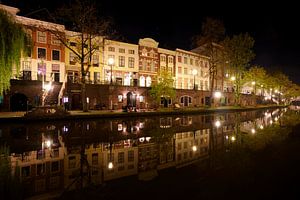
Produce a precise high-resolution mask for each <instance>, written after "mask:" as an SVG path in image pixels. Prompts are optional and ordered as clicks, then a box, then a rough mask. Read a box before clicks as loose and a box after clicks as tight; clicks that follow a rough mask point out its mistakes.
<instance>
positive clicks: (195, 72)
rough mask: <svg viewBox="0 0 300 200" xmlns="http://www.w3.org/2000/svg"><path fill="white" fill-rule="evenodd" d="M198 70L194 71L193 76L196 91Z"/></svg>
mask: <svg viewBox="0 0 300 200" xmlns="http://www.w3.org/2000/svg"><path fill="white" fill-rule="evenodd" d="M197 73H198V72H197V70H196V69H193V71H192V74H193V75H194V90H195V89H196V75H197Z"/></svg>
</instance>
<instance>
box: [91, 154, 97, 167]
mask: <svg viewBox="0 0 300 200" xmlns="http://www.w3.org/2000/svg"><path fill="white" fill-rule="evenodd" d="M97 164H98V153H93V154H92V165H97Z"/></svg>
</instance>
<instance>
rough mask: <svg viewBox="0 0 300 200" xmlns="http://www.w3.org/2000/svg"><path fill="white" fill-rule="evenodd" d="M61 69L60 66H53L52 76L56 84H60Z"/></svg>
mask: <svg viewBox="0 0 300 200" xmlns="http://www.w3.org/2000/svg"><path fill="white" fill-rule="evenodd" d="M59 68H60V66H59V65H58V64H52V74H53V75H52V76H53V78H54V81H55V82H59Z"/></svg>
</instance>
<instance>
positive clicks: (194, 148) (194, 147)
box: [175, 129, 209, 167]
mask: <svg viewBox="0 0 300 200" xmlns="http://www.w3.org/2000/svg"><path fill="white" fill-rule="evenodd" d="M208 149H209V129H202V130H196V131H195V132H193V131H188V132H181V133H176V135H175V155H176V166H177V167H182V166H185V165H189V164H191V163H193V162H195V161H197V159H199V158H202V157H204V156H208Z"/></svg>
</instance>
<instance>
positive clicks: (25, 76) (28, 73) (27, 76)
mask: <svg viewBox="0 0 300 200" xmlns="http://www.w3.org/2000/svg"><path fill="white" fill-rule="evenodd" d="M23 80H31V71H25V70H24V71H23Z"/></svg>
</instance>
